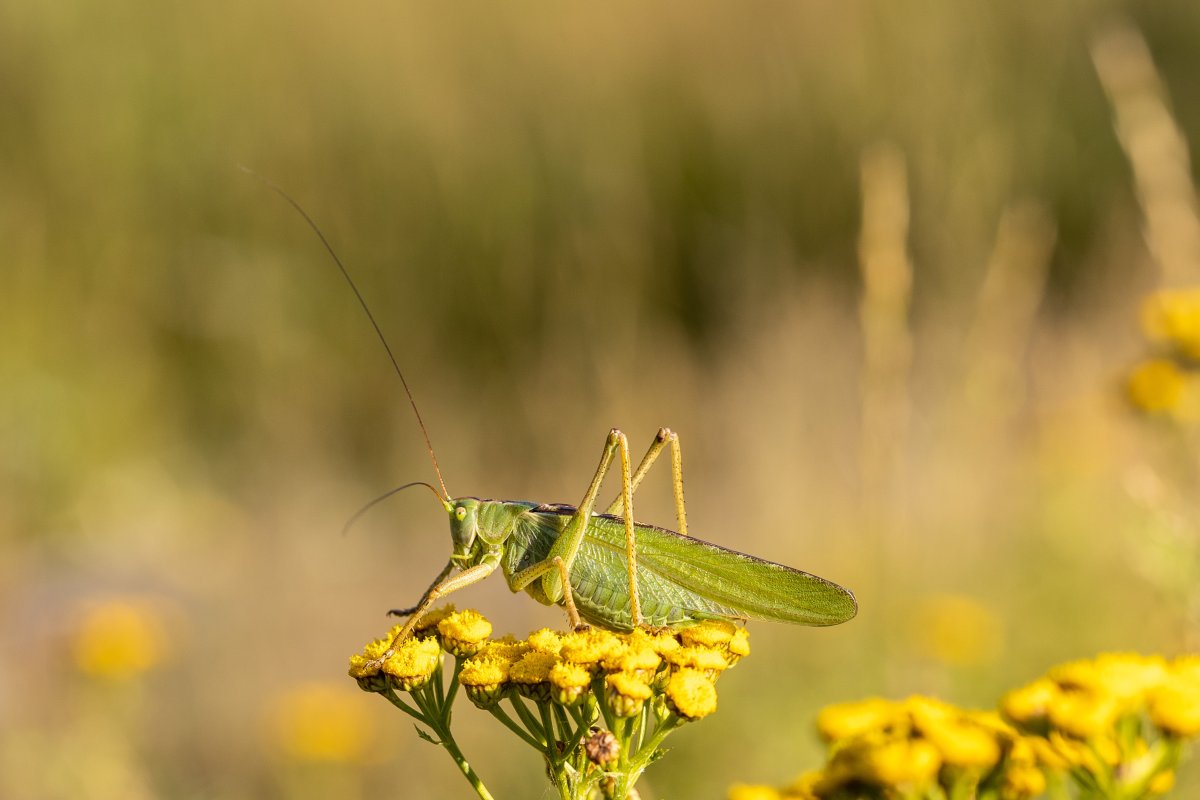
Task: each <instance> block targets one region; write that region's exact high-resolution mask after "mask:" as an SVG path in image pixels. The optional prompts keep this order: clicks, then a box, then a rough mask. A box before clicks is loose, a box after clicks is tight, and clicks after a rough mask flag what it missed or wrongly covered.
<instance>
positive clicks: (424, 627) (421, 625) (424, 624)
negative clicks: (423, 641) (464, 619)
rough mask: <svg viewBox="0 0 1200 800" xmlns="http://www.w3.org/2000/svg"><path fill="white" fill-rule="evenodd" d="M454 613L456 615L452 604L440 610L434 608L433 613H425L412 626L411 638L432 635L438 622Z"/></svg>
mask: <svg viewBox="0 0 1200 800" xmlns="http://www.w3.org/2000/svg"><path fill="white" fill-rule="evenodd" d="M454 613H456V612H455V609H454V603H447V604H446V605H444V606H442V607H441V608H435V609H434V610H433V611H430V612H428V613H426V614H425V615H424V616H422V617H421V618H420V619H419V620H417V621H416V623H415V624H414V625H413V630H412V632H413V636H428V635H430V634H432V633H433V630H434V628H436V627H437V626H438V623H439V622H441V621H442V620H444V619H445V618H446V617H448V616H450V615H451V614H454Z"/></svg>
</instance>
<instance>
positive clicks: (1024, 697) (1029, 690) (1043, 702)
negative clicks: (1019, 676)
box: [1000, 678, 1060, 726]
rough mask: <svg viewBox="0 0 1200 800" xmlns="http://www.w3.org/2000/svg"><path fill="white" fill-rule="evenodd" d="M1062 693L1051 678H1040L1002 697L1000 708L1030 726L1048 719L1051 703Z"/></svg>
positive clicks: (1013, 718) (1016, 720) (1018, 721)
mask: <svg viewBox="0 0 1200 800" xmlns="http://www.w3.org/2000/svg"><path fill="white" fill-rule="evenodd" d="M1059 694H1060V690H1059V688H1058V684H1057V683H1055V682H1054V681H1052V680H1050V679H1049V678H1038V679H1037V680H1036V681H1034V682H1033V683H1030V684H1026V685H1025V686H1022V687H1021V688H1019V689H1013V690H1012V691H1010V692H1008V693H1007V694H1005V695H1004V697H1002V698H1001V699H1000V710H1001V711H1003V712H1004V715H1005V716H1006V717H1008V718H1009V719H1011V720H1012V721H1013V722H1016V723H1018V724H1020V725H1025V726H1030V725H1034V724H1036V723H1038V722H1039V721H1041V720H1044V719H1046V717H1047V715H1048V714H1049V713H1050V704H1051V703H1053V702H1054V701H1055V699H1056V698H1057V697H1058V695H1059Z"/></svg>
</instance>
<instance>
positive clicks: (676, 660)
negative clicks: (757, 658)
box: [663, 647, 729, 679]
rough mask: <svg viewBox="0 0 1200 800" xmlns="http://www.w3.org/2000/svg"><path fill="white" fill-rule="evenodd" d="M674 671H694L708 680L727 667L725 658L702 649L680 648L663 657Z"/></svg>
mask: <svg viewBox="0 0 1200 800" xmlns="http://www.w3.org/2000/svg"><path fill="white" fill-rule="evenodd" d="M663 657H664V658H665V659H666V660H667V663H668V664H670V665H671V666H672V667H674V668H676V669H695V670H699V671H700V672H703V673H704V674H705V676H707V677H708V678H709V679H713V678H716V677H717V676H718V675H720V674H721V673H722V672H724V671H725V670H726V669H727V668H728V667H729V662H728V661H726V660H725V656H723V655H721V654H720V653H718V652H717V651H715V650H707V649H705V648H702V647H681V648H679V649H678V650H673V651H671V652H669V653H667V654H665V655H664V656H663Z"/></svg>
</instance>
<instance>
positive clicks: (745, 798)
mask: <svg viewBox="0 0 1200 800" xmlns="http://www.w3.org/2000/svg"><path fill="white" fill-rule="evenodd" d="M782 797H783V795H781V794H780V793H779V791H778V790H776V789H772V788H771V787H770V786H749V785H747V784H744V783H739V784H736V785H734V786H733V787H731V788H730V789H729V800H782Z"/></svg>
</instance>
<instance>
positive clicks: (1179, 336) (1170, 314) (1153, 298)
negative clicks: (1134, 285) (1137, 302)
mask: <svg viewBox="0 0 1200 800" xmlns="http://www.w3.org/2000/svg"><path fill="white" fill-rule="evenodd" d="M1141 322H1142V331H1143V333H1145V335H1146V338H1147V339H1149V340H1150V341H1152V342H1160V343H1164V344H1170V345H1172V346H1173V347H1174V348H1175V349H1176V350H1178V351H1179V352H1180V353H1182V354H1184V355H1186V356H1188V357H1190V358H1197V357H1200V288H1196V287H1189V288H1186V289H1163V290H1161V291H1158V292H1154V293H1152V294H1150V295H1147V296H1146V298H1145V299H1144V300H1143V301H1142V307H1141Z"/></svg>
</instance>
